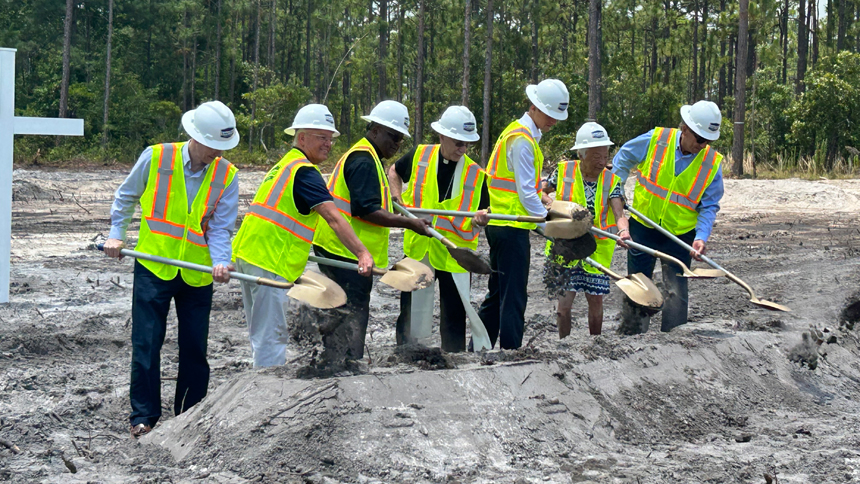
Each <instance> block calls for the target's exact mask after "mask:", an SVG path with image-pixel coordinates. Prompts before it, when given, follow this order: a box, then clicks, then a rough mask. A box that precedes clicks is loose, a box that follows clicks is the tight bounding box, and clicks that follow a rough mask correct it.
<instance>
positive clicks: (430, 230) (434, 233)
mask: <svg viewBox="0 0 860 484" xmlns="http://www.w3.org/2000/svg"><path fill="white" fill-rule="evenodd" d="M391 203H393V204H394V208H395V209H397V211H398V212H400V213H401V214H402V215H404V216H406V218H418V217H416V216H415V215H414V214H413V213H412V212H410V211H409V210H406V209H405V208H403V207H401V206H400V204H399V203H397V202H391ZM427 232H428V233H430V235H432V236H433V238H435V239H436V240H438V241H439V242H442V245H444V246H445V247H447V248H449V249H456V248H457V244H455V243H454V242H451V241H450V240H448V238H447V237H445V236H444V235H442V234H440V233H439V232H437V231H436V229H434V228H433V227H427Z"/></svg>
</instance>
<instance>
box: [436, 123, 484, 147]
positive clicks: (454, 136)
mask: <svg viewBox="0 0 860 484" xmlns="http://www.w3.org/2000/svg"><path fill="white" fill-rule="evenodd" d="M430 127H431V128H433V131H435V132H437V133H439V134H441V135H442V136H447V137H449V138H451V139H455V140H457V141H465V142H467V143H474V142H475V141H478V140H480V139H481V137H480V136H479V135H478V133H475V134H473V135H472V136H467V135H463V134H460V133H451V132H450V131H448V130H446V129H445V128H443V127H442V124H441V123H439V121H433V122H432V123H430Z"/></svg>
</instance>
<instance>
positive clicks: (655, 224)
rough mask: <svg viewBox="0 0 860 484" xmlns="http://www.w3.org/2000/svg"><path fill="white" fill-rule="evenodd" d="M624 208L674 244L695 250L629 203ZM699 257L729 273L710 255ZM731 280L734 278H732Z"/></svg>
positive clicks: (700, 255) (715, 267)
mask: <svg viewBox="0 0 860 484" xmlns="http://www.w3.org/2000/svg"><path fill="white" fill-rule="evenodd" d="M626 208H627V210H629V211H630V213H632V214H633V215H636V216H637V217H639V218H641V219H642V220H644V221H645V222H647V223H649V224H651V226H652V227H654V228H655V229H657V231H658V232H660V233H661V234H663V235H665V236H666V237H668V238H670V239H672V241H673V242H675V243H676V244H678V245H680V246H681V247H683V248H685V249H687V250H689V251H690V252H695V249H693V247H692V246H691V245H690V244H688V243H686V242H684V241H683V240H681V239H679V238H678V237H677V236H676V235H675V234H673V233H672V232H669V231H668V230H666V229H664V228H663V227H661V226H660V224H658V223H656V222H654V221H653V220H651V219H649V218H648V217H646V216H644V215H642V213H641V212H639V211H638V210H636V209H635V208H633V207H631V206H630V205H627V206H626ZM699 258H700V259H702V260H703V261H704V262H705V263H706V264H708V265H709V266H711V267H713V268H714V269H719V270H721V271H723V272H725V273H726V275H727V276H728V275H729V274H731V273H730V272H729V271H727V270H725V269H723V268H722V267H721V266H720V265H719V264H717V263H716V262H714V261H713V260H711V258H710V257H708V256H706V255H704V254H699ZM732 276H734V275H732ZM729 279H732V277H729ZM732 280H734V279H732ZM736 282H737V281H736Z"/></svg>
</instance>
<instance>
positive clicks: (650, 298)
mask: <svg viewBox="0 0 860 484" xmlns="http://www.w3.org/2000/svg"><path fill="white" fill-rule="evenodd" d="M615 285H617V286H618V288H619V289H621V291H622V292H623V293H624V294H626V295H627V297H629V298H630V300H631V301H633V303H634V304H636V305H638V306H642V307H645V308H649V309H659V308H661V307H663V295H662V294H660V290H659V289H657V286H655V285H654V283H653V282H652V281H651V279H649V278H648V277H647V276H645V274H642V273H637V274H631V275H629V276H627V277H626V278H624V279H619V280H618V281H616V282H615Z"/></svg>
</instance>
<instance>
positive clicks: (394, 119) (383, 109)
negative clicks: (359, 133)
mask: <svg viewBox="0 0 860 484" xmlns="http://www.w3.org/2000/svg"><path fill="white" fill-rule="evenodd" d="M361 119H363V120H365V121H367V122H368V123H376V124H381V125H383V126H385V127H388V128H391V129H393V130H395V131H397V132H399V133H403V135H404V136H406V137H407V138H409V137H410V136H409V110H408V109H406V106H404V105H402V104H400V103H399V102H397V101H382V102H381V103H379V104H377V105H376V106H374V108H373V109H372V110H371V111H370V114H368V115H367V116H362V117H361Z"/></svg>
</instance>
